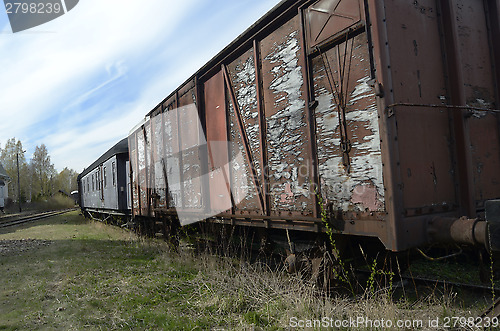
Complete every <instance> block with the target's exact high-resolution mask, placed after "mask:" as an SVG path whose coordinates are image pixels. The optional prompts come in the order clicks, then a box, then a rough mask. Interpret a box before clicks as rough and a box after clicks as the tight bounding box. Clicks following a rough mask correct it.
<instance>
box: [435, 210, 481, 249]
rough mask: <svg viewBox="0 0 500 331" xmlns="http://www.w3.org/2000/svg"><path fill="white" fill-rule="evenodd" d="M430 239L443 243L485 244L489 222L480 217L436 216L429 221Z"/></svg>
mask: <svg viewBox="0 0 500 331" xmlns="http://www.w3.org/2000/svg"><path fill="white" fill-rule="evenodd" d="M428 234H429V239H430V241H431V242H433V243H434V242H435V243H442V244H469V245H485V246H487V243H488V234H487V223H486V221H484V220H480V219H471V218H467V217H462V218H459V219H457V218H448V217H435V218H433V219H432V220H431V221H430V222H429V227H428Z"/></svg>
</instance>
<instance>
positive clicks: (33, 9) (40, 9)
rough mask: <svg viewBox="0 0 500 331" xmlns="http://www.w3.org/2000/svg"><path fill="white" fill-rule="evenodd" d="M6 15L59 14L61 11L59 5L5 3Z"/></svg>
mask: <svg viewBox="0 0 500 331" xmlns="http://www.w3.org/2000/svg"><path fill="white" fill-rule="evenodd" d="M5 9H6V10H7V14H20V13H23V14H28V13H30V14H59V13H60V12H61V11H62V10H63V9H62V6H61V4H60V3H57V2H56V3H50V2H49V3H34V2H7V3H6V4H5Z"/></svg>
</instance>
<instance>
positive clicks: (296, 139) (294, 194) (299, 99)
mask: <svg viewBox="0 0 500 331" xmlns="http://www.w3.org/2000/svg"><path fill="white" fill-rule="evenodd" d="M297 25H298V23H297V21H296V20H292V21H290V22H288V23H287V24H285V25H283V26H282V27H281V28H280V29H279V30H281V31H279V33H276V39H275V40H274V43H272V44H271V45H268V44H267V40H264V41H263V46H262V49H263V51H264V50H267V52H266V53H265V56H264V59H263V62H264V63H263V65H264V68H267V70H265V71H264V73H265V74H264V85H265V86H268V91H266V94H265V103H266V122H267V142H268V167H269V176H270V192H269V193H270V198H271V199H270V201H271V210H273V211H274V212H275V213H276V212H279V211H282V210H285V211H288V212H293V211H300V212H302V213H311V212H312V209H311V208H312V197H313V193H312V191H311V183H310V181H311V179H310V176H311V169H310V166H311V165H309V164H307V163H306V160H309V155H308V153H309V152H308V151H307V149H306V147H305V146H306V145H307V141H306V138H305V137H306V136H307V135H306V130H307V122H306V111H307V109H306V101H305V96H304V76H303V71H302V69H303V68H302V66H301V65H300V64H299V59H300V56H301V52H302V51H303V50H302V49H301V47H300V41H299V39H298V38H299V32H298V30H297V29H296V26H297ZM266 71H267V73H266Z"/></svg>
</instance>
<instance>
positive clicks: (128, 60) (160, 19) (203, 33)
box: [0, 0, 279, 172]
mask: <svg viewBox="0 0 500 331" xmlns="http://www.w3.org/2000/svg"><path fill="white" fill-rule="evenodd" d="M277 3H279V0H233V1H231V0H183V1H173V0H147V1H132V0H80V2H79V4H78V5H77V6H76V7H75V8H74V9H73V10H71V11H69V12H68V13H66V14H65V15H63V16H61V17H59V18H57V19H55V20H53V21H51V22H48V23H46V24H43V25H40V26H38V27H35V28H32V29H30V30H26V31H24V32H19V33H15V34H13V33H12V31H11V28H10V25H9V22H8V18H7V14H6V12H5V10H4V8H1V9H0V67H1V68H2V70H1V72H0V144H1V146H2V147H3V146H4V145H5V143H6V141H7V139H9V138H12V137H15V138H16V139H20V140H21V141H22V143H23V144H24V147H25V149H26V150H27V152H26V158H27V159H30V158H31V156H32V154H33V151H34V149H35V146H36V145H40V144H42V143H44V144H45V145H46V146H47V148H48V150H49V153H50V156H51V159H52V162H53V163H54V165H55V167H56V169H57V170H59V171H60V170H62V169H63V168H64V167H69V168H72V169H74V170H76V171H78V172H80V171H82V170H83V168H84V167H86V166H88V165H90V164H91V163H92V162H93V161H94V160H95V159H96V158H98V157H99V156H100V155H101V154H102V153H104V152H105V151H106V150H107V149H108V148H110V147H111V146H112V145H114V144H115V143H116V142H117V141H119V140H120V139H121V138H124V137H126V136H127V134H128V132H129V130H130V129H132V128H133V127H134V126H135V125H136V124H137V123H139V122H140V121H141V119H142V118H143V117H144V115H145V114H146V113H148V112H149V111H150V110H151V109H152V108H153V107H154V106H155V105H157V104H158V103H159V102H160V101H161V100H162V99H163V98H164V97H166V96H167V95H168V94H170V92H172V91H173V90H174V89H175V88H176V87H177V86H179V85H180V84H181V83H182V82H184V81H185V80H186V79H187V78H189V77H190V76H191V75H192V74H193V73H194V72H196V71H197V69H198V68H200V67H201V66H202V65H203V64H205V63H206V62H207V61H208V60H210V59H211V58H212V57H213V56H215V55H216V54H217V53H218V52H219V51H220V50H222V49H223V48H224V47H225V46H226V45H227V44H229V43H230V42H231V41H232V40H234V39H235V38H236V37H237V36H238V35H239V34H240V33H242V32H243V31H245V30H246V29H247V28H248V27H249V26H250V25H251V24H253V23H254V22H255V21H256V20H257V19H259V18H260V17H261V16H262V15H264V14H265V13H266V12H267V11H268V10H270V9H271V8H272V7H274V6H275V5H276V4H277Z"/></svg>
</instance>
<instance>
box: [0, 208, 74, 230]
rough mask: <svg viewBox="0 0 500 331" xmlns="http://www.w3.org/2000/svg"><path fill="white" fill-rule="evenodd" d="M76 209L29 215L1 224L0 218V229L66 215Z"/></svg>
mask: <svg viewBox="0 0 500 331" xmlns="http://www.w3.org/2000/svg"><path fill="white" fill-rule="evenodd" d="M76 209H77V208H71V209H64V210H57V211H49V212H44V213H39V214H31V215H26V216H22V217H19V218H16V219H14V220H9V221H5V222H2V218H0V228H7V227H10V226H15V225H20V224H24V223H29V222H33V221H37V220H40V219H44V218H48V217H51V216H56V215H60V214H65V213H68V212H70V211H74V210H76Z"/></svg>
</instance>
